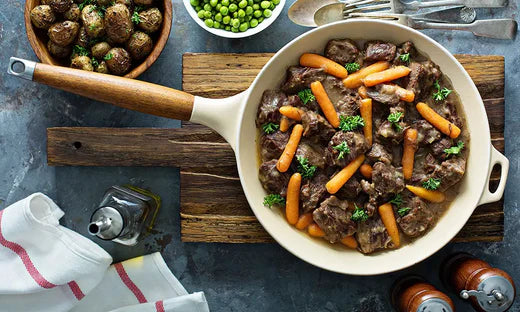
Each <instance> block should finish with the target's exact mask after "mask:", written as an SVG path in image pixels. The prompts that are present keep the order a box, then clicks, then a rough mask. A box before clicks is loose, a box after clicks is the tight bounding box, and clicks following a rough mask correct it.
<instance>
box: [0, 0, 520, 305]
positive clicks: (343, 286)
mask: <svg viewBox="0 0 520 312" xmlns="http://www.w3.org/2000/svg"><path fill="white" fill-rule="evenodd" d="M291 3H292V1H289V3H287V4H286V6H285V9H284V12H283V13H282V15H281V16H280V17H279V18H278V19H277V20H276V21H275V22H274V23H273V25H271V26H270V27H269V28H268V29H267V30H265V31H263V32H262V33H260V34H258V35H255V36H253V37H251V38H246V39H239V40H231V39H223V38H219V37H215V36H213V35H211V34H210V33H208V32H206V31H204V30H203V29H201V28H200V27H199V26H198V25H196V23H195V22H194V21H193V20H192V19H191V18H190V17H189V15H188V14H187V12H186V10H185V8H184V6H183V4H182V2H181V1H180V0H174V3H173V9H174V14H173V26H172V31H171V35H170V39H169V41H168V44H167V45H166V47H165V49H164V51H163V53H162V54H161V56H160V57H159V59H158V60H157V62H156V63H155V64H154V65H153V66H152V67H151V68H150V69H149V70H148V71H147V72H146V73H145V74H143V75H142V76H141V77H140V79H142V80H145V81H149V82H153V83H157V84H161V85H164V86H168V87H173V88H181V57H182V53H184V52H274V51H277V50H278V49H279V48H281V47H282V46H283V45H284V44H286V43H287V42H289V41H290V40H291V39H293V38H295V37H296V36H298V35H300V34H302V33H304V32H305V31H307V30H308V29H307V28H303V27H299V26H296V25H294V24H292V23H291V22H290V21H289V19H288V18H287V9H288V7H289V6H290V4H291ZM518 3H520V0H511V1H510V4H509V6H508V7H507V8H505V9H496V10H494V11H491V10H488V9H479V10H478V16H479V18H486V17H488V18H489V17H513V18H514V17H515V15H516V12H517V10H518ZM23 5H24V2H23V1H21V0H6V4H5V5H4V7H3V10H2V11H1V12H0V60H2V63H3V64H4V66H5V67H4V69H2V70H0V86H1V92H0V155H1V157H0V172H2V176H1V180H0V182H1V183H0V209H2V208H5V207H6V206H8V205H9V204H11V203H13V202H15V201H17V200H19V199H21V198H24V197H26V196H27V195H29V194H31V193H33V192H37V191H40V192H44V193H46V194H48V195H49V196H50V197H51V198H53V199H55V200H56V201H57V203H58V204H59V205H60V206H61V207H62V209H63V210H64V211H65V212H66V214H65V217H64V218H63V219H62V223H63V224H64V225H66V226H68V227H70V228H72V229H75V230H77V231H79V232H80V233H83V234H86V224H87V222H88V220H89V217H90V214H91V212H92V210H93V209H94V208H95V206H96V204H97V203H98V201H99V200H100V199H101V197H102V195H103V192H104V191H105V189H106V188H108V187H109V186H110V185H113V184H122V183H129V182H130V183H132V184H135V185H141V186H146V187H148V188H150V189H152V190H154V191H155V192H156V193H158V194H159V195H160V196H161V197H162V199H163V208H162V210H161V212H160V215H159V221H158V223H157V228H156V230H157V231H156V233H155V234H154V235H151V236H149V237H148V238H147V239H146V240H145V241H143V242H142V243H140V244H139V245H137V246H136V247H132V248H129V247H125V246H120V245H116V244H113V243H110V242H100V241H99V240H96V242H98V243H100V244H101V245H102V246H103V247H105V248H106V249H107V250H108V251H109V252H110V253H111V254H112V255H113V256H114V259H115V260H124V259H127V258H130V257H134V256H138V255H142V254H145V253H149V252H152V251H156V250H160V251H162V255H163V257H164V258H165V260H166V262H167V263H168V265H169V267H170V268H171V270H172V271H173V272H174V274H175V275H176V276H177V277H178V278H179V280H180V281H181V282H182V283H183V284H184V286H185V287H186V288H187V289H188V291H190V292H192V291H198V290H203V291H204V292H205V293H206V296H207V299H208V302H209V305H210V308H211V310H212V311H374V312H377V311H390V305H389V300H388V290H389V288H390V286H391V284H392V282H393V281H394V280H395V279H396V278H397V277H398V276H400V275H402V274H405V273H416V274H420V275H423V276H424V277H426V278H427V279H428V280H430V281H431V282H433V284H435V285H436V286H438V287H439V288H440V289H441V290H445V291H446V289H445V288H444V287H442V286H441V284H440V282H439V278H438V273H437V272H438V267H439V265H440V262H441V261H442V259H444V257H446V255H448V254H449V253H451V252H454V251H467V252H470V253H472V254H474V255H476V256H478V257H481V258H482V259H484V260H486V261H488V262H490V263H491V264H492V265H494V266H497V267H499V268H502V269H504V270H505V271H507V272H509V273H510V274H511V275H512V276H513V279H515V280H516V282H517V285H520V266H519V265H518V264H519V262H520V260H519V259H520V242H519V240H518V237H519V236H520V209H519V207H518V201H519V200H520V193H519V192H517V191H516V190H515V186H516V185H518V184H519V182H520V181H519V177H518V176H517V175H518V170H519V168H518V158H519V156H520V137H519V136H518V135H517V133H519V132H520V124H519V123H518V120H519V119H520V112H519V111H518V110H517V109H516V108H515V104H516V102H517V99H518V98H520V82H519V81H520V70H519V68H520V56H519V54H518V51H519V50H520V39H519V38H517V39H516V40H515V41H502V40H493V39H486V38H476V37H474V36H473V35H472V34H471V33H463V32H450V31H425V33H426V34H428V35H429V36H431V37H432V38H434V39H435V40H437V41H439V42H441V43H442V44H443V45H444V46H445V47H446V48H447V49H448V50H450V51H451V52H452V53H470V54H498V55H504V56H505V60H506V89H505V98H506V102H505V105H506V114H505V118H506V127H505V139H506V155H507V157H508V158H509V160H510V162H511V166H510V171H509V181H508V187H507V189H506V195H505V231H506V232H505V233H506V234H505V239H504V241H503V242H499V243H459V244H449V245H448V246H446V247H444V248H443V249H442V250H440V251H439V252H438V253H437V254H436V255H434V256H432V257H430V258H429V259H427V260H425V261H423V262H421V263H419V264H417V265H415V266H413V267H411V268H409V269H406V270H404V271H401V272H397V273H392V274H386V275H382V276H375V277H355V276H345V275H340V274H336V273H331V272H328V271H324V270H321V269H318V268H315V267H313V266H311V265H309V264H307V263H305V262H303V261H301V260H299V259H297V258H296V257H294V256H293V255H291V254H289V253H288V252H287V251H285V250H284V249H283V248H281V247H280V246H279V245H277V244H236V245H235V244H204V243H182V242H181V241H180V229H179V213H178V211H179V170H178V169H176V168H121V167H110V168H107V167H98V168H91V167H83V168H80V167H48V166H47V165H46V154H45V151H46V135H45V131H46V128H47V127H55V126H92V127H100V126H104V127H178V126H179V122H178V121H175V120H167V119H163V118H158V117H153V116H147V115H144V114H141V113H136V112H132V111H126V110H123V109H120V108H117V107H113V106H110V105H106V104H102V103H99V102H94V101H91V100H88V99H85V98H81V97H79V96H75V95H72V94H67V93H65V92H62V91H58V90H54V89H51V88H48V87H46V86H43V85H38V84H36V83H31V82H27V81H22V80H20V79H17V78H14V77H11V76H7V74H6V67H7V64H8V60H9V57H10V56H17V57H21V58H27V59H32V60H36V56H35V55H34V53H33V51H32V50H31V48H30V46H29V43H28V41H27V39H26V36H25V32H24V24H23ZM207 66H211V64H207ZM345 265H348V263H346V264H345ZM451 297H452V298H455V297H456V296H455V295H453V294H452V295H451ZM455 302H456V306H457V310H458V311H470V310H471V309H470V307H469V306H468V305H466V304H465V303H464V302H462V301H461V300H459V299H456V300H455ZM511 311H520V300H517V302H516V303H515V305H514V307H513V308H512V309H511Z"/></svg>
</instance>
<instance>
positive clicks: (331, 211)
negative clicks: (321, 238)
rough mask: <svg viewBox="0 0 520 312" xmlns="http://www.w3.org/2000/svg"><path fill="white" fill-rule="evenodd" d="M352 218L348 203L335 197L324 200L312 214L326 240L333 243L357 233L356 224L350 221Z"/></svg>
mask: <svg viewBox="0 0 520 312" xmlns="http://www.w3.org/2000/svg"><path fill="white" fill-rule="evenodd" d="M351 216H352V213H351V212H350V211H349V210H348V201H346V200H340V199H338V198H337V197H336V196H334V195H332V196H330V197H329V198H327V199H326V200H324V201H323V202H322V203H321V205H320V207H319V208H318V209H316V210H314V212H313V213H312V218H313V219H314V222H316V224H318V226H319V227H320V228H321V229H322V230H323V232H325V238H326V239H327V240H328V241H330V242H331V243H335V242H338V241H340V240H341V239H342V238H343V237H345V236H349V235H352V234H354V232H356V223H355V222H354V221H352V220H350V217H351Z"/></svg>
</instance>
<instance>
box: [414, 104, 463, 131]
mask: <svg viewBox="0 0 520 312" xmlns="http://www.w3.org/2000/svg"><path fill="white" fill-rule="evenodd" d="M415 107H416V108H417V111H418V112H419V114H421V116H422V117H423V118H424V119H426V120H427V121H428V122H429V123H431V124H432V125H433V126H434V127H435V128H437V129H439V131H440V132H442V133H444V134H445V135H447V136H449V137H450V138H452V139H456V138H457V137H458V136H459V135H460V128H459V127H457V126H456V125H454V124H453V123H451V122H449V121H448V120H446V119H445V118H443V117H442V116H441V115H439V114H437V112H435V111H434V110H433V109H431V107H430V106H428V104H426V103H422V102H419V103H417V105H416V106H415Z"/></svg>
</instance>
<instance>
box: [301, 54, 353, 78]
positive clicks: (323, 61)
mask: <svg viewBox="0 0 520 312" xmlns="http://www.w3.org/2000/svg"><path fill="white" fill-rule="evenodd" d="M300 65H301V66H306V67H313V68H323V70H325V72H326V73H327V74H331V75H332V76H336V77H338V78H341V79H343V78H346V77H347V76H348V71H347V69H346V68H345V67H343V66H341V65H340V64H338V63H336V62H334V61H333V60H331V59H328V58H326V57H323V56H321V55H319V54H312V53H304V54H302V56H301V57H300Z"/></svg>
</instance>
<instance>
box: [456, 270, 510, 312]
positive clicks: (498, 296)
mask: <svg viewBox="0 0 520 312" xmlns="http://www.w3.org/2000/svg"><path fill="white" fill-rule="evenodd" d="M514 293H515V290H514V288H513V285H511V283H510V282H509V281H508V280H507V279H506V278H504V277H502V276H500V275H494V276H491V277H488V278H486V279H485V280H483V281H482V282H481V283H480V284H479V285H478V288H477V290H463V291H461V292H460V297H461V298H462V299H469V298H470V297H475V299H476V300H477V302H478V304H479V305H480V307H481V308H482V309H483V310H484V311H486V312H503V311H506V310H507V309H509V307H510V306H511V305H512V304H513V300H514V299H515V298H514Z"/></svg>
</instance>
